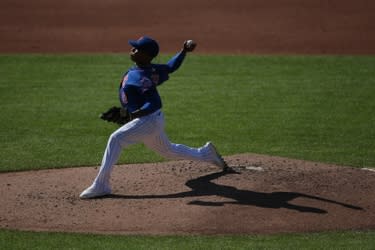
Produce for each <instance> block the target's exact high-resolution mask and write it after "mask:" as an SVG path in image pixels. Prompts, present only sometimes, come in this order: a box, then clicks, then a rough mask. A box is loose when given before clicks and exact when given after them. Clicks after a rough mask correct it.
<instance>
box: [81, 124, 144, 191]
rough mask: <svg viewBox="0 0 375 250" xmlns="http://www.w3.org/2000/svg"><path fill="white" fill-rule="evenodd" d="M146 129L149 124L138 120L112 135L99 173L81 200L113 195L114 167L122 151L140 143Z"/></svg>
mask: <svg viewBox="0 0 375 250" xmlns="http://www.w3.org/2000/svg"><path fill="white" fill-rule="evenodd" d="M145 127H146V128H147V124H145V123H144V122H143V121H141V120H139V119H136V120H134V121H132V122H129V123H127V124H125V125H124V126H122V127H121V128H119V129H117V130H116V131H115V132H113V133H112V134H111V136H110V137H109V139H108V143H107V147H106V149H105V151H104V156H103V159H102V164H101V166H100V169H99V172H98V174H97V176H96V178H95V180H94V182H93V183H92V185H91V186H90V187H88V188H87V189H86V190H85V191H83V192H82V193H81V195H80V197H81V198H93V197H98V196H103V195H106V194H110V193H111V188H110V175H111V172H112V169H113V166H114V165H115V164H116V162H117V161H118V159H119V157H120V154H121V152H122V149H124V148H126V147H127V146H129V145H131V144H133V143H137V142H139V141H140V138H142V136H143V135H144V130H145Z"/></svg>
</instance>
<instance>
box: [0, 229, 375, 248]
mask: <svg viewBox="0 0 375 250" xmlns="http://www.w3.org/2000/svg"><path fill="white" fill-rule="evenodd" d="M0 240H1V243H0V246H1V247H2V249H12V250H18V249H40V250H50V249H72V250H73V249H82V250H85V249H90V250H93V249H100V250H103V249H128V250H129V249H137V250H140V249H144V250H149V249H171V250H175V249H178V250H184V249H186V250H191V249H202V250H208V249H257V250H259V249H296V250H301V249H314V250H316V249H327V250H328V249H329V250H332V249H340V250H342V249H355V250H358V249H362V250H367V249H368V250H370V249H374V245H375V233H374V232H334V233H312V234H285V235H271V236H113V235H93V234H68V233H66V234H61V233H32V232H17V231H9V230H0Z"/></svg>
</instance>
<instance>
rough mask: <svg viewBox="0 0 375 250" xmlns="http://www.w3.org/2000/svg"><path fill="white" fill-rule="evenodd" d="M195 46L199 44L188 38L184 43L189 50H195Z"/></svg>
mask: <svg viewBox="0 0 375 250" xmlns="http://www.w3.org/2000/svg"><path fill="white" fill-rule="evenodd" d="M195 46H197V44H196V43H195V42H194V41H193V40H187V41H186V42H185V44H184V47H185V49H186V50H187V51H193V50H194V48H195Z"/></svg>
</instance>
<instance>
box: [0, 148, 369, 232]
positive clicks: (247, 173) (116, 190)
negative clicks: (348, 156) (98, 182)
mask: <svg viewBox="0 0 375 250" xmlns="http://www.w3.org/2000/svg"><path fill="white" fill-rule="evenodd" d="M225 159H226V160H227V161H228V162H229V165H231V166H233V167H234V168H235V169H236V170H237V172H238V173H229V174H227V173H223V172H221V171H219V170H218V169H217V168H216V167H213V166H210V165H207V164H204V163H203V164H202V163H197V162H190V161H177V162H165V163H157V164H133V165H123V166H116V167H115V169H114V171H113V174H112V188H113V195H111V196H108V197H105V198H102V199H93V200H80V199H79V197H78V196H79V193H80V192H81V191H82V190H84V188H86V187H87V186H88V185H89V184H90V182H91V181H92V180H93V178H94V176H95V175H96V173H97V168H95V167H85V168H70V169H61V170H42V171H31V172H18V173H3V174H0V183H1V184H0V190H1V195H2V205H1V207H0V227H1V228H9V229H21V230H37V231H68V232H95V233H116V234H156V235H159V234H252V233H279V232H312V231H323V230H324V231H325V230H341V229H374V228H375V214H374V213H373V211H375V199H374V194H375V172H371V171H366V170H362V169H355V168H350V167H339V166H334V165H327V164H322V163H314V162H304V161H300V160H291V159H286V158H280V157H267V156H262V155H253V154H244V155H235V156H230V157H226V158H225Z"/></svg>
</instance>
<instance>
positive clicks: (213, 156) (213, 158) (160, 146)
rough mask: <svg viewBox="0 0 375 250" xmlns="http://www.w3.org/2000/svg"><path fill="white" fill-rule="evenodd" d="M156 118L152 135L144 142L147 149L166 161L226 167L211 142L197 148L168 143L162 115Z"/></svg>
mask: <svg viewBox="0 0 375 250" xmlns="http://www.w3.org/2000/svg"><path fill="white" fill-rule="evenodd" d="M156 118H157V119H155V122H154V123H155V125H154V128H155V130H154V133H153V135H152V136H149V137H147V138H146V139H145V140H144V143H145V145H146V146H147V147H149V148H151V149H152V150H154V151H156V152H157V153H159V154H160V155H162V156H164V157H166V158H168V159H176V160H194V161H204V162H209V163H212V164H214V165H217V166H219V167H221V168H223V169H225V168H226V167H227V165H226V163H225V162H224V160H223V159H222V158H221V156H220V154H219V153H218V152H217V150H216V148H215V147H214V145H213V144H212V143H211V142H207V143H206V144H205V145H204V146H202V147H199V148H194V147H189V146H186V145H183V144H176V143H172V142H170V140H169V138H168V136H167V135H166V133H165V132H164V117H163V114H161V115H160V116H159V117H156Z"/></svg>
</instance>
